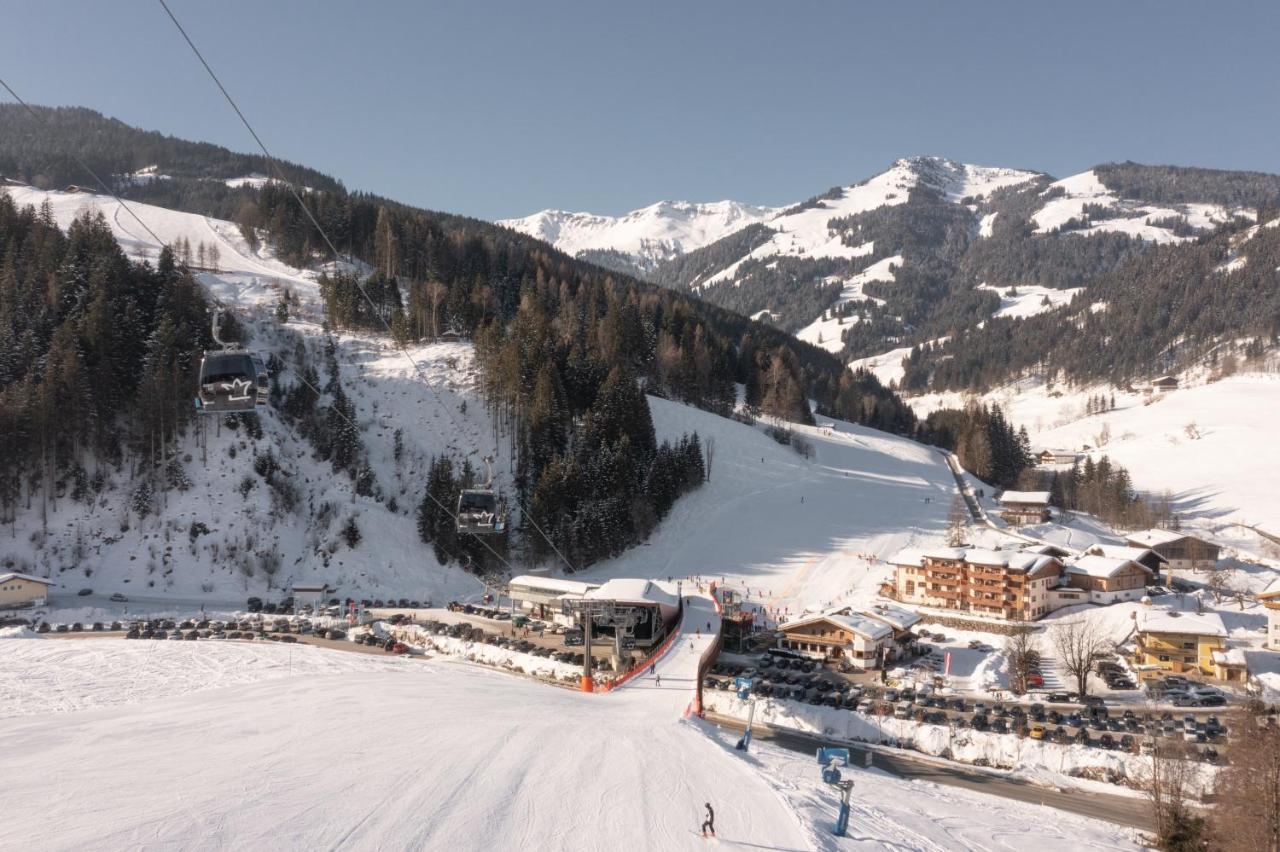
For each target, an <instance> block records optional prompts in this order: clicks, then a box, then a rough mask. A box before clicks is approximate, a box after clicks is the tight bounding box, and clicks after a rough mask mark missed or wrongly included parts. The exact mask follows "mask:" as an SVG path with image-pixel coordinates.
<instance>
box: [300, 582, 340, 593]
mask: <svg viewBox="0 0 1280 852" xmlns="http://www.w3.org/2000/svg"><path fill="white" fill-rule="evenodd" d="M330 588H331V587H330V586H329V584H328V583H294V584H293V593H294V594H295V595H296V594H299V593H303V594H305V593H307V592H327V591H329V589H330Z"/></svg>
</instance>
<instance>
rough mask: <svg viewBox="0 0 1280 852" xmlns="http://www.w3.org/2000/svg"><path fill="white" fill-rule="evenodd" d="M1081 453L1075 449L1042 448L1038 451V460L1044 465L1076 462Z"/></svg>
mask: <svg viewBox="0 0 1280 852" xmlns="http://www.w3.org/2000/svg"><path fill="white" fill-rule="evenodd" d="M1079 458H1080V454H1079V453H1077V452H1076V451H1074V450H1041V451H1040V452H1038V453H1036V462H1037V463H1039V464H1040V465H1042V466H1048V465H1057V464H1067V465H1070V464H1075V463H1076V460H1077V459H1079Z"/></svg>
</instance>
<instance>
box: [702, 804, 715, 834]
mask: <svg viewBox="0 0 1280 852" xmlns="http://www.w3.org/2000/svg"><path fill="white" fill-rule="evenodd" d="M704 807H706V809H707V818H706V819H704V820H703V821H702V836H703V837H706V836H707V832H708V831H710V832H711V836H712V837H715V836H716V812H715V811H713V810H711V803H710V802H705V803H704Z"/></svg>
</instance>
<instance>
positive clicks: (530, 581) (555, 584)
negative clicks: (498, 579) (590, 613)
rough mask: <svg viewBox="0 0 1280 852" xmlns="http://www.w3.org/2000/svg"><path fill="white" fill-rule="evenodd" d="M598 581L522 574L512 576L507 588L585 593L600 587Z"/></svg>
mask: <svg viewBox="0 0 1280 852" xmlns="http://www.w3.org/2000/svg"><path fill="white" fill-rule="evenodd" d="M598 587H599V584H598V583H583V582H581V581H579V580H562V579H560V578H559V577H539V576H537V575H534V574H521V575H520V576H519V577H512V578H511V581H510V582H509V583H507V588H508V589H511V588H516V589H523V590H527V591H535V590H536V591H544V592H557V593H559V594H562V595H585V594H586V593H587V592H589V591H591V590H592V589H595V588H598Z"/></svg>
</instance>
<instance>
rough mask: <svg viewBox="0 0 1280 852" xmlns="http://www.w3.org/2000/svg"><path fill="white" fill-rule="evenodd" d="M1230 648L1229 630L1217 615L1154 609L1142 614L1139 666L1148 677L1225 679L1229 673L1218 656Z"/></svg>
mask: <svg viewBox="0 0 1280 852" xmlns="http://www.w3.org/2000/svg"><path fill="white" fill-rule="evenodd" d="M1226 647H1227V628H1226V625H1224V624H1223V623H1222V617H1221V616H1219V615H1218V614H1217V613H1216V612H1203V613H1195V612H1169V611H1167V610H1153V611H1149V612H1143V613H1140V614H1139V615H1138V663H1139V664H1140V665H1141V668H1140V669H1139V670H1140V671H1141V672H1142V676H1143V677H1144V678H1154V677H1159V676H1161V675H1163V674H1188V675H1193V676H1201V677H1215V678H1216V677H1222V676H1223V674H1225V672H1224V671H1223V670H1222V669H1221V667H1220V666H1219V665H1218V663H1217V662H1215V660H1214V654H1215V652H1216V653H1219V654H1220V653H1221V652H1223V651H1225V650H1226ZM1223 679H1224V680H1225V679H1226V678H1223Z"/></svg>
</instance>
